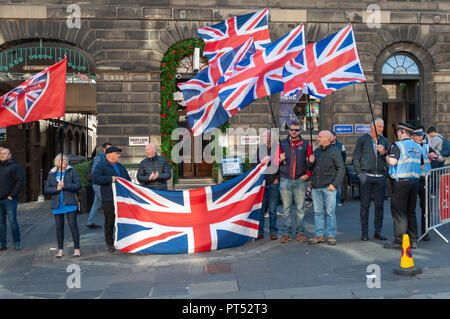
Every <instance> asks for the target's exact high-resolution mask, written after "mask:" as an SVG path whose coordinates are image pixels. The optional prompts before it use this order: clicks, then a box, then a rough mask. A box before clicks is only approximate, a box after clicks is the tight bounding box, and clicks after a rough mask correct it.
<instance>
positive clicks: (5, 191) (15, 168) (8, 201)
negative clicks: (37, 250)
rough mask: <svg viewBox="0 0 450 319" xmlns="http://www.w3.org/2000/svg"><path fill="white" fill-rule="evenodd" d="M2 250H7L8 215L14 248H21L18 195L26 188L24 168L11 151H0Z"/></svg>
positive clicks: (0, 234)
mask: <svg viewBox="0 0 450 319" xmlns="http://www.w3.org/2000/svg"><path fill="white" fill-rule="evenodd" d="M0 181H1V182H0V250H6V249H7V246H6V216H8V220H9V224H10V226H11V233H12V238H13V242H14V248H15V249H16V250H21V249H22V245H21V243H20V229H19V224H18V223H17V197H18V196H19V194H20V192H21V191H22V190H23V188H24V185H25V184H24V177H23V172H22V168H21V167H20V166H19V164H17V162H16V161H15V160H14V159H12V156H11V151H10V150H9V149H8V148H2V150H1V152H0Z"/></svg>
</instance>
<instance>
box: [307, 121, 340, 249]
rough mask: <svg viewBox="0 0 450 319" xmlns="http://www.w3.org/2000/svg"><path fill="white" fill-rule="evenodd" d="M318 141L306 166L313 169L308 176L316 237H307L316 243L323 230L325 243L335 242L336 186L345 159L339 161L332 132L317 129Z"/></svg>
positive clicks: (338, 152) (320, 239) (333, 243)
mask: <svg viewBox="0 0 450 319" xmlns="http://www.w3.org/2000/svg"><path fill="white" fill-rule="evenodd" d="M317 140H318V142H319V147H318V148H317V149H316V150H315V151H314V153H313V155H311V156H310V158H309V162H310V168H309V169H310V171H311V172H312V173H311V177H310V178H311V186H312V192H311V193H312V198H313V206H314V223H315V225H316V232H315V237H313V238H312V239H310V240H309V243H310V244H318V243H321V242H324V241H325V232H326V234H327V240H328V244H329V245H336V232H337V224H336V188H337V187H338V185H340V184H341V183H342V180H343V179H344V175H345V168H344V162H343V161H342V155H341V152H340V151H339V150H338V149H337V148H336V147H334V146H333V145H331V141H332V140H333V134H331V132H330V131H326V130H325V131H320V132H319V135H318V137H317ZM324 203H325V210H326V218H325V214H324ZM325 220H326V224H327V225H326V226H325ZM325 227H326V231H325Z"/></svg>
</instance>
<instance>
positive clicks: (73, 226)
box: [44, 154, 81, 258]
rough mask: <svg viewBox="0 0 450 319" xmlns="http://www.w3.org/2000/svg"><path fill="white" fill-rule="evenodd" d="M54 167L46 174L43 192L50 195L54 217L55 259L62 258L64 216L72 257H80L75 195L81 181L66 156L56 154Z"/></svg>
mask: <svg viewBox="0 0 450 319" xmlns="http://www.w3.org/2000/svg"><path fill="white" fill-rule="evenodd" d="M54 164H55V167H54V168H53V169H52V170H51V171H50V172H49V173H48V178H47V181H46V183H45V187H44V192H45V193H46V194H48V195H51V196H52V198H51V200H52V202H51V207H52V210H53V214H54V215H55V222H56V239H57V241H58V254H57V255H56V258H62V257H63V256H64V250H63V249H64V248H63V244H64V215H66V216H67V222H68V224H69V227H70V231H71V232H72V238H73V243H74V252H73V257H80V233H79V231H78V224H77V211H78V206H77V202H78V201H77V196H78V195H77V194H78V191H79V190H80V189H81V180H80V177H79V176H78V173H77V172H76V170H75V169H73V168H72V167H71V166H68V159H67V156H65V155H62V154H58V155H56V157H55V161H54Z"/></svg>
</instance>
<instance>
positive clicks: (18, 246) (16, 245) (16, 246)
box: [14, 243, 23, 250]
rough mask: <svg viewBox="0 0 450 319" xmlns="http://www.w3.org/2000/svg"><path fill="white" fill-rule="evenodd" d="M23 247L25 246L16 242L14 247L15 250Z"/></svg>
mask: <svg viewBox="0 0 450 319" xmlns="http://www.w3.org/2000/svg"><path fill="white" fill-rule="evenodd" d="M22 248H23V247H22V245H21V244H20V243H15V244H14V249H15V250H22Z"/></svg>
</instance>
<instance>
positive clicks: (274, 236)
mask: <svg viewBox="0 0 450 319" xmlns="http://www.w3.org/2000/svg"><path fill="white" fill-rule="evenodd" d="M270 239H271V240H277V239H278V236H277V235H276V234H270Z"/></svg>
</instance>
